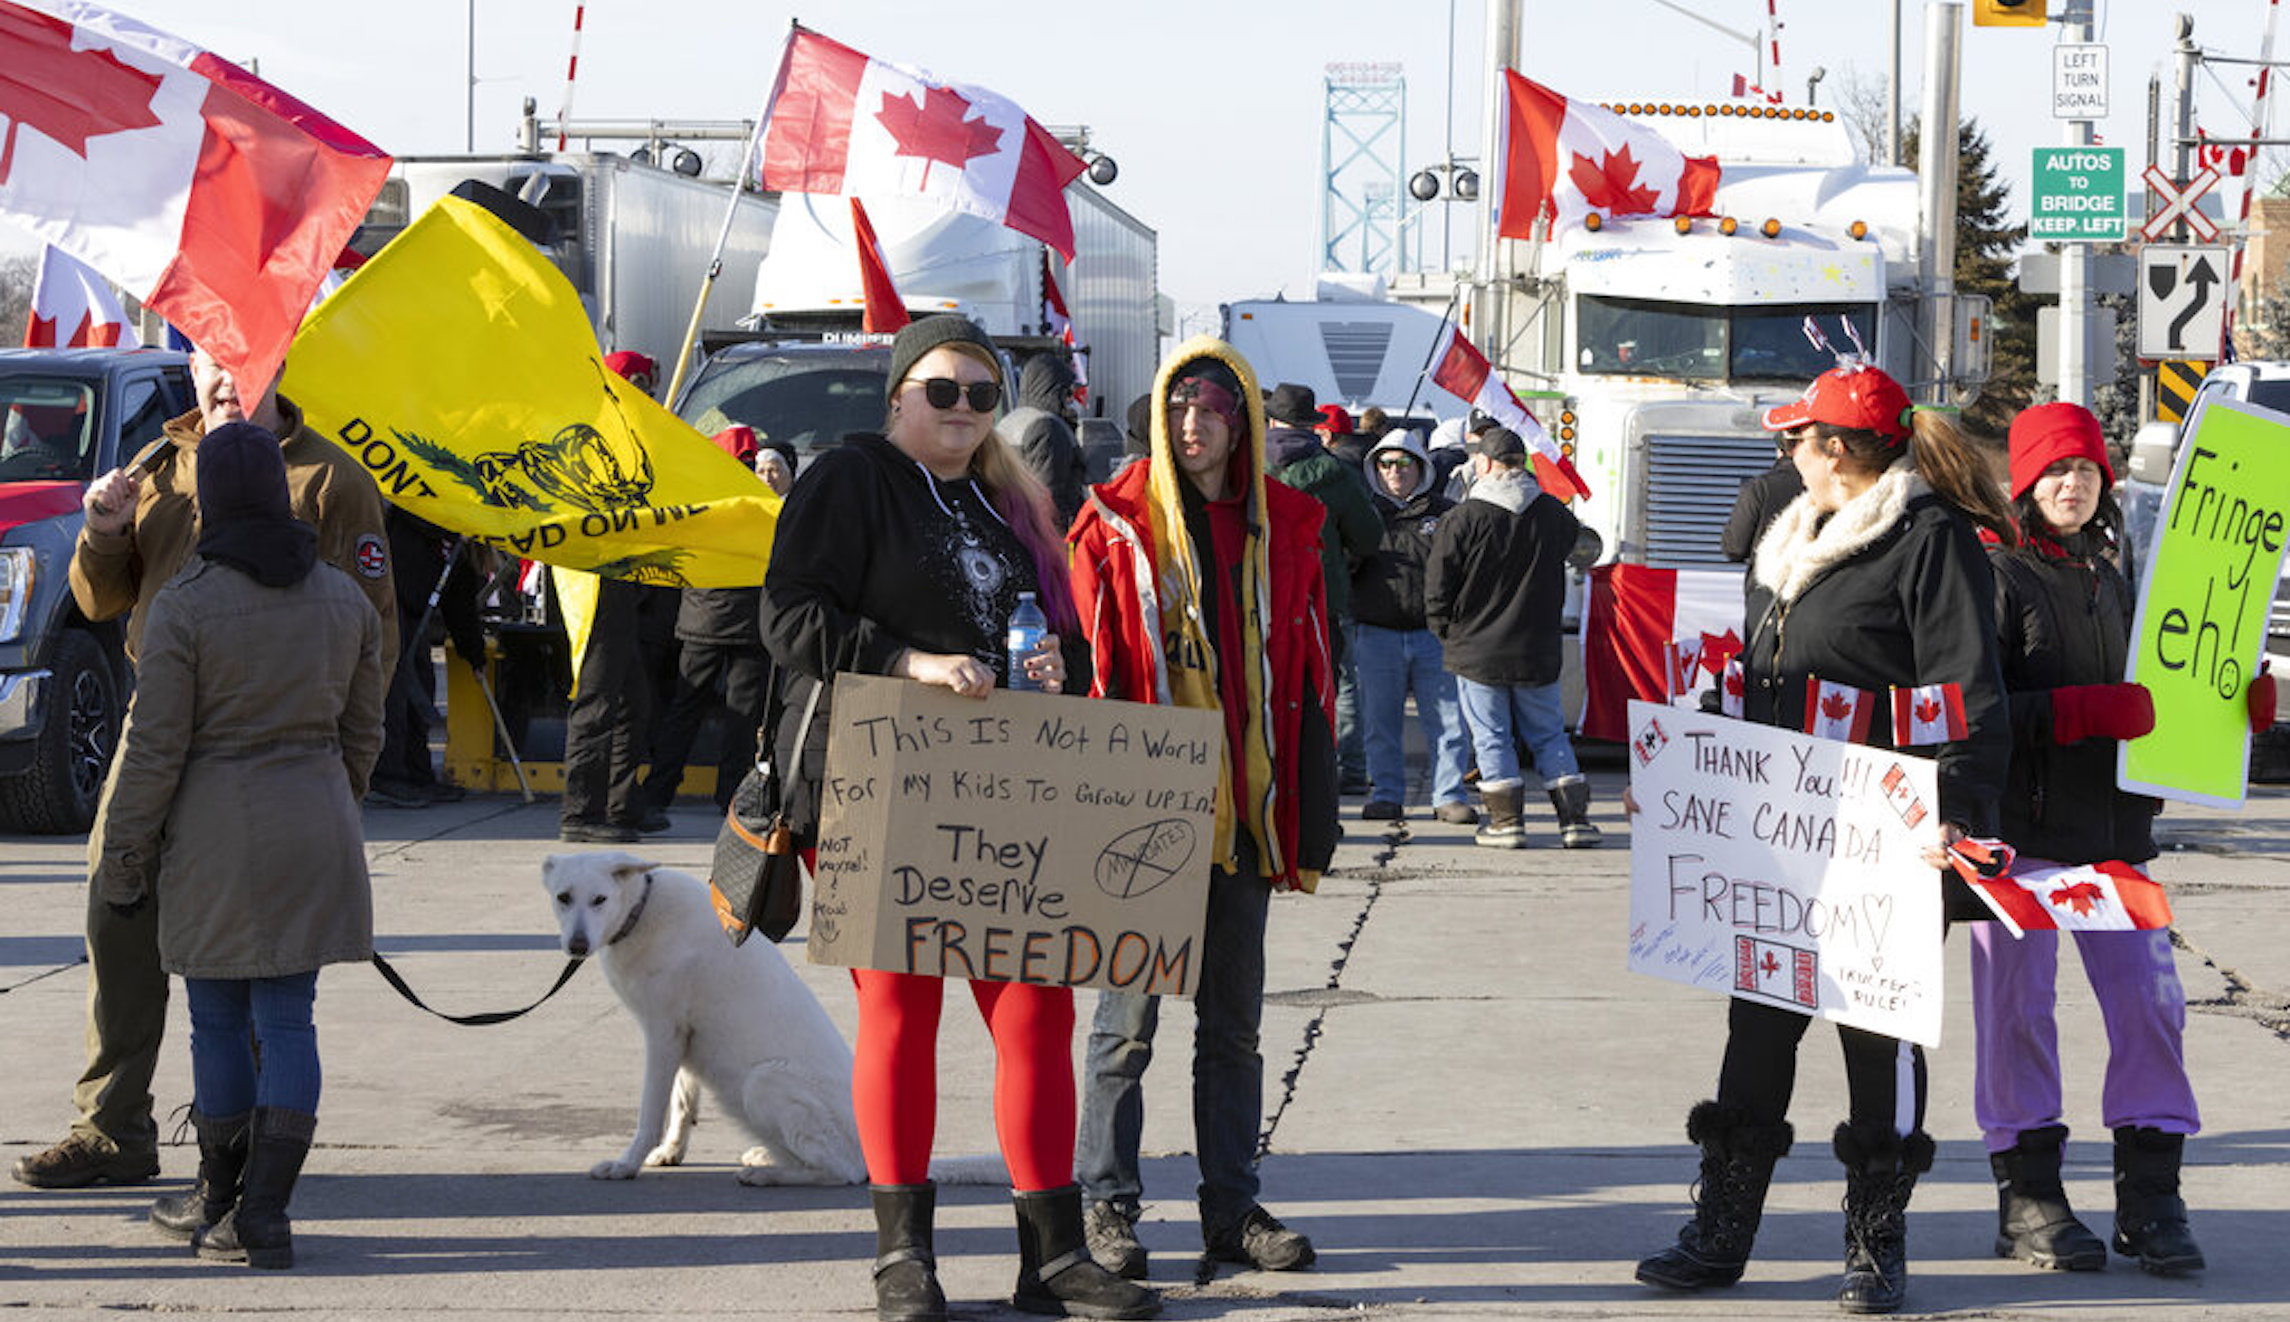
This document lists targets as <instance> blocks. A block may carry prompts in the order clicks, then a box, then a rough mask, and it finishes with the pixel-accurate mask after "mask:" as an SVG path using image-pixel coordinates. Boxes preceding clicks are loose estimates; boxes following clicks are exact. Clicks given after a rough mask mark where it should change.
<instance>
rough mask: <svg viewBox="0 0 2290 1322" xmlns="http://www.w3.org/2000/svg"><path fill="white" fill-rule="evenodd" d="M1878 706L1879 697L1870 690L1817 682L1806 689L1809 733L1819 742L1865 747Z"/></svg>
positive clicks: (1806, 729) (1806, 719)
mask: <svg viewBox="0 0 2290 1322" xmlns="http://www.w3.org/2000/svg"><path fill="white" fill-rule="evenodd" d="M1876 706H1877V695H1876V694H1874V693H1871V692H1869V691H1868V690H1867V689H1857V688H1854V687H1853V686H1852V685H1850V684H1832V683H1830V682H1829V681H1828V680H1825V679H1815V680H1814V681H1813V682H1812V683H1810V684H1807V685H1806V686H1805V725H1804V730H1805V733H1807V734H1809V735H1812V736H1813V737H1815V738H1817V739H1842V740H1844V741H1845V742H1847V743H1853V744H1865V743H1867V742H1868V739H1869V721H1870V718H1872V717H1873V716H1874V715H1875V714H1876Z"/></svg>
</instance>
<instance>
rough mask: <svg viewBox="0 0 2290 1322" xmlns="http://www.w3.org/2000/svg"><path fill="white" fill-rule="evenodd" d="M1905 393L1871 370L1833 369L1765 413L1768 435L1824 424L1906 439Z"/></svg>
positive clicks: (1906, 414)
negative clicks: (1792, 397) (1812, 424)
mask: <svg viewBox="0 0 2290 1322" xmlns="http://www.w3.org/2000/svg"><path fill="white" fill-rule="evenodd" d="M1909 408H1910V405H1909V402H1908V392H1907V391H1905V390H1903V389H1901V388H1900V382H1898V381H1895V380H1893V379H1892V378H1891V377H1889V376H1886V375H1885V374H1884V373H1883V372H1881V371H1878V370H1877V369H1876V368H1874V367H1835V368H1831V369H1829V370H1828V371H1826V372H1823V373H1821V374H1820V375H1819V376H1817V377H1814V378H1813V384H1812V385H1809V386H1807V387H1805V393H1804V394H1803V395H1801V396H1799V397H1798V398H1797V400H1796V401H1795V402H1793V403H1789V404H1783V405H1782V406H1780V407H1779V408H1772V409H1767V410H1766V411H1765V429H1766V430H1767V431H1788V430H1790V429H1791V428H1794V427H1802V426H1804V425H1805V424H1806V423H1808V422H1825V423H1828V424H1829V425H1830V426H1832V427H1843V428H1846V429H1848V430H1851V431H1873V432H1875V433H1877V434H1878V435H1879V436H1884V437H1887V438H1889V439H1892V440H1896V441H1905V440H1907V439H1908V428H1909V422H1908V411H1909Z"/></svg>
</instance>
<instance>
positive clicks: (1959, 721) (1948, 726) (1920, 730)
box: [1892, 684, 1965, 748]
mask: <svg viewBox="0 0 2290 1322" xmlns="http://www.w3.org/2000/svg"><path fill="white" fill-rule="evenodd" d="M1964 735H1965V726H1964V690H1963V689H1961V688H1959V687H1957V686H1956V685H1954V684H1919V685H1917V686H1916V687H1914V688H1895V689H1894V690H1893V691H1892V743H1893V747H1895V748H1915V747H1918V746H1920V745H1924V744H1945V743H1952V742H1954V741H1956V740H1958V739H1962V738H1963V737H1964Z"/></svg>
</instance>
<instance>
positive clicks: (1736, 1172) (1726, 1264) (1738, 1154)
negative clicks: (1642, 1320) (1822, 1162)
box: [1638, 1102, 1794, 1290]
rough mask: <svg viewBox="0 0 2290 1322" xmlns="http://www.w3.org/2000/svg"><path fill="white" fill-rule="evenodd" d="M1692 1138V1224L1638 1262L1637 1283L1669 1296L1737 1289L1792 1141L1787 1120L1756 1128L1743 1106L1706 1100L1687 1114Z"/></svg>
mask: <svg viewBox="0 0 2290 1322" xmlns="http://www.w3.org/2000/svg"><path fill="white" fill-rule="evenodd" d="M1686 1137H1687V1138H1688V1139H1691V1140H1692V1141H1693V1142H1694V1143H1695V1144H1696V1145H1698V1146H1699V1147H1700V1148H1701V1150H1702V1176H1701V1180H1700V1181H1699V1182H1698V1183H1697V1184H1696V1185H1695V1188H1694V1219H1693V1220H1691V1221H1688V1222H1687V1223H1686V1224H1685V1227H1684V1228H1683V1229H1681V1230H1679V1231H1678V1242H1677V1243H1675V1244H1673V1245H1671V1246H1670V1247H1668V1248H1666V1249H1664V1250H1662V1251H1661V1252H1660V1253H1657V1254H1655V1255H1654V1256H1653V1257H1651V1258H1648V1259H1646V1260H1645V1261H1644V1262H1641V1263H1639V1264H1638V1279H1639V1280H1641V1281H1644V1282H1645V1283H1646V1284H1648V1285H1659V1286H1661V1287H1663V1288H1664V1289H1669V1290H1707V1289H1712V1288H1715V1287H1718V1286H1727V1285H1732V1284H1733V1283H1734V1282H1736V1281H1738V1280H1740V1279H1741V1273H1742V1271H1743V1269H1744V1268H1746V1267H1747V1266H1748V1265H1749V1251H1750V1247H1751V1246H1752V1245H1753V1244H1754V1243H1755V1242H1756V1240H1757V1225H1758V1221H1759V1220H1760V1219H1761V1218H1762V1217H1763V1216H1764V1214H1765V1192H1766V1190H1767V1189H1768V1188H1769V1187H1770V1186H1771V1185H1772V1183H1773V1164H1774V1163H1775V1162H1777V1161H1779V1160H1780V1159H1781V1158H1782V1157H1784V1156H1786V1155H1788V1152H1789V1144H1790V1141H1791V1139H1792V1138H1793V1137H1794V1135H1793V1134H1792V1133H1791V1131H1790V1128H1789V1124H1788V1122H1787V1121H1779V1122H1776V1123H1774V1124H1770V1125H1758V1124H1752V1123H1750V1121H1749V1118H1748V1117H1747V1116H1746V1115H1744V1114H1743V1113H1742V1111H1741V1109H1740V1108H1739V1107H1735V1106H1730V1105H1727V1104H1726V1103H1723V1102H1701V1103H1698V1104H1697V1105H1696V1106H1695V1107H1694V1109H1693V1110H1691V1111H1689V1112H1687V1113H1686Z"/></svg>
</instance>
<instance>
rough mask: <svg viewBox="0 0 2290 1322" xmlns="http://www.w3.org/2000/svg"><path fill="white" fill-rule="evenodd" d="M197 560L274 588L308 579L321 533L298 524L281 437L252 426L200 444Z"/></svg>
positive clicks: (212, 435)
mask: <svg viewBox="0 0 2290 1322" xmlns="http://www.w3.org/2000/svg"><path fill="white" fill-rule="evenodd" d="M198 455H199V470H198V480H199V524H200V533H199V554H200V555H203V556H205V557H207V558H208V559H210V560H220V561H222V562H223V563H224V564H227V565H230V566H232V567H233V568H235V569H238V570H240V571H241V572H243V573H245V574H247V575H248V576H249V577H251V578H253V579H254V580H255V581H256V582H259V583H263V584H267V585H268V586H270V587H284V586H286V585H287V584H289V583H294V582H297V581H299V580H300V579H301V578H302V577H303V575H305V574H308V573H309V572H310V569H311V566H312V565H314V564H315V563H316V562H317V559H318V531H317V529H315V528H312V527H311V526H310V525H309V524H307V523H303V522H301V521H299V520H297V519H296V518H295V517H294V506H293V502H292V501H291V500H290V499H289V498H288V496H287V492H286V459H285V456H284V455H282V454H280V453H279V448H278V438H277V437H276V436H273V435H271V434H270V432H269V431H267V430H265V429H264V428H261V427H258V426H256V425H255V424H253V423H251V422H232V423H225V424H224V425H223V426H220V427H217V428H215V429H214V430H213V431H211V432H208V433H207V434H206V435H205V436H203V437H201V438H200V440H199V451H198Z"/></svg>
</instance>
